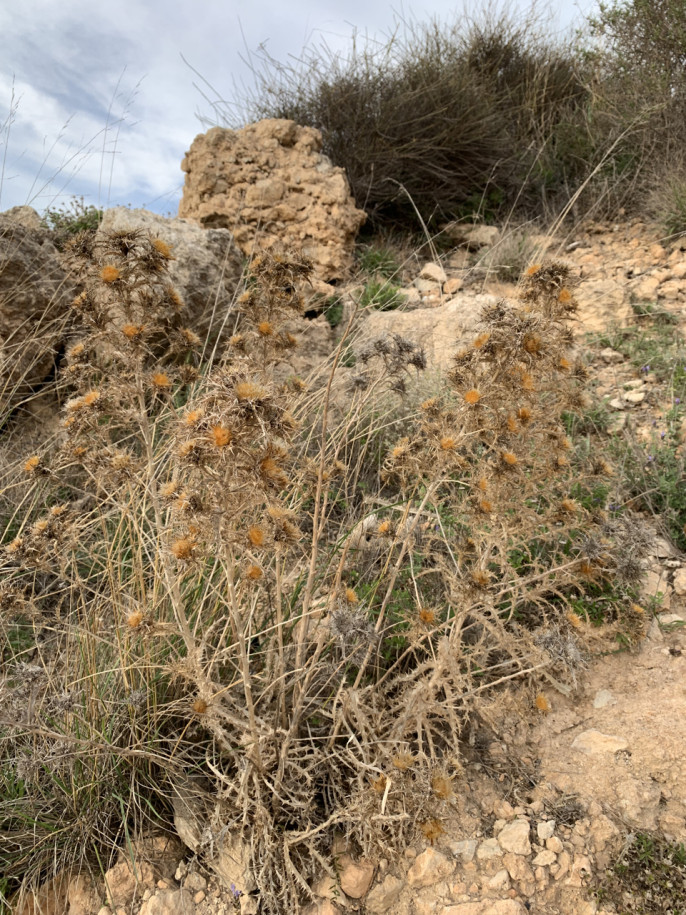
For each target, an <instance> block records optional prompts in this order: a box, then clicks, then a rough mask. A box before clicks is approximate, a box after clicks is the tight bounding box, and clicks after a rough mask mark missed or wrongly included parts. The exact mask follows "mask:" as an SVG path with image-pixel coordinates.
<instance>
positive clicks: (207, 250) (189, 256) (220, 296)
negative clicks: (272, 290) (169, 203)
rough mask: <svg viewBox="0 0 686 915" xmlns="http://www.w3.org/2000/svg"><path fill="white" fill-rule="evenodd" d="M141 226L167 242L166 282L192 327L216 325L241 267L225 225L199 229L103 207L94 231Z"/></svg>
mask: <svg viewBox="0 0 686 915" xmlns="http://www.w3.org/2000/svg"><path fill="white" fill-rule="evenodd" d="M121 229H144V230H147V231H149V232H151V233H152V234H153V235H155V236H156V237H158V238H161V239H162V241H165V242H166V243H167V244H168V245H170V246H171V249H172V254H173V256H174V260H172V261H170V263H169V276H170V279H171V282H172V283H173V285H174V286H175V288H176V289H177V291H178V292H179V294H180V295H181V298H182V299H183V301H184V303H185V305H186V309H187V311H188V321H189V324H190V325H191V326H192V329H193V330H196V331H197V332H198V333H200V334H201V335H203V334H204V333H206V332H207V331H208V330H209V329H210V327H217V328H218V327H219V326H220V325H221V324H222V322H223V320H224V319H225V317H226V314H227V312H229V311H230V310H231V308H232V305H233V302H234V300H235V297H236V290H237V289H238V286H239V283H240V279H241V275H242V272H243V255H242V254H241V252H240V251H239V249H238V247H237V246H236V244H235V243H234V240H233V236H232V235H231V232H229V231H228V230H227V229H221V228H216V229H201V228H200V227H199V226H197V225H195V224H194V223H192V222H188V221H187V220H185V219H167V218H166V217H164V216H159V215H158V214H157V213H151V212H149V211H148V210H142V209H140V210H129V209H128V208H126V207H115V208H114V209H111V210H106V211H105V214H104V216H103V220H102V223H101V225H100V228H99V229H98V233H99V234H102V233H104V232H111V231H118V230H121Z"/></svg>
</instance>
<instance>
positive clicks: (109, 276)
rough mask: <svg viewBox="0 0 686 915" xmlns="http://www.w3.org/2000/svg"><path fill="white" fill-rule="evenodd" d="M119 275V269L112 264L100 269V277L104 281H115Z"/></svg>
mask: <svg viewBox="0 0 686 915" xmlns="http://www.w3.org/2000/svg"><path fill="white" fill-rule="evenodd" d="M119 276H120V273H119V270H118V269H117V268H116V267H113V266H111V265H108V266H107V267H103V268H102V270H101V271H100V279H101V280H102V281H103V283H108V284H109V283H114V282H115V281H116V280H118V279H119Z"/></svg>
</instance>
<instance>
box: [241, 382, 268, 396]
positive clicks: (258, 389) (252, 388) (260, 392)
mask: <svg viewBox="0 0 686 915" xmlns="http://www.w3.org/2000/svg"><path fill="white" fill-rule="evenodd" d="M234 390H235V392H236V397H237V398H238V400H264V398H265V397H266V396H267V392H266V390H265V389H264V388H263V387H262V386H261V385H259V384H253V383H252V381H239V382H238V384H237V385H236V387H235V388H234Z"/></svg>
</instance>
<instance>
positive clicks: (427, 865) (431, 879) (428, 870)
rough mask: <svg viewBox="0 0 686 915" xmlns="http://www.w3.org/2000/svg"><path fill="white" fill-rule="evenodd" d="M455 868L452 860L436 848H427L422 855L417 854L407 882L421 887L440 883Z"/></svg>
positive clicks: (412, 885)
mask: <svg viewBox="0 0 686 915" xmlns="http://www.w3.org/2000/svg"><path fill="white" fill-rule="evenodd" d="M454 868H455V865H454V863H453V862H452V861H450V860H449V859H448V858H446V856H445V855H443V854H441V852H440V851H436V849H435V848H427V849H425V850H424V851H423V852H422V853H421V855H418V856H417V859H416V860H415V862H414V864H413V865H412V867H411V868H410V869H409V871H408V873H407V882H408V884H409V885H410V886H411V887H415V888H419V887H423V886H432V885H433V884H434V883H438V882H439V880H442V879H443V877H447V876H448V874H451V873H452V872H453V870H454Z"/></svg>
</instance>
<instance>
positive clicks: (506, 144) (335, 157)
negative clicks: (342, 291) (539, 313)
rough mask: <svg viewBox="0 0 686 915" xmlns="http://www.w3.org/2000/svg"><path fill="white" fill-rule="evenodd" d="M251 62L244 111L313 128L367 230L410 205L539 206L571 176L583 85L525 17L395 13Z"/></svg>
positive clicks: (553, 199) (451, 212) (575, 173)
mask: <svg viewBox="0 0 686 915" xmlns="http://www.w3.org/2000/svg"><path fill="white" fill-rule="evenodd" d="M262 63H263V68H262V71H260V72H256V74H255V75H256V89H255V91H254V93H253V96H252V98H250V99H249V100H248V102H247V103H246V106H245V107H246V108H247V119H249V120H252V119H257V118H261V117H284V118H290V119H293V120H295V121H296V122H298V123H300V124H307V125H310V126H313V127H316V128H318V129H319V130H321V132H322V136H323V141H324V152H325V153H327V154H328V155H329V156H330V157H331V159H332V161H333V162H334V163H335V164H336V165H340V166H343V167H344V168H345V169H346V172H347V174H348V179H349V181H350V184H351V188H352V191H353V195H354V197H355V200H356V203H357V205H358V206H360V207H363V208H364V209H365V210H366V211H367V212H368V214H370V216H371V217H372V222H373V224H374V225H376V226H378V225H380V224H381V223H383V222H388V221H391V222H393V221H408V220H409V221H410V222H414V221H415V220H416V213H415V209H414V208H415V207H416V208H417V210H418V211H419V213H420V214H421V217H422V218H423V219H424V220H425V221H426V222H427V223H429V222H431V221H432V220H434V219H444V218H454V217H455V216H460V215H462V216H471V215H472V214H478V215H480V216H487V217H492V216H493V215H494V214H496V213H497V214H499V215H501V214H504V213H506V212H507V211H508V210H509V209H510V208H511V207H512V206H513V205H515V204H516V205H517V207H518V208H519V210H520V212H526V211H528V212H530V213H534V214H536V215H539V214H540V213H541V210H542V209H543V210H545V209H546V208H548V207H549V206H551V205H553V204H554V203H559V199H558V198H559V195H560V194H568V189H569V187H570V186H574V185H575V184H576V183H577V182H578V181H579V179H580V178H581V177H582V176H583V175H584V173H585V169H586V166H587V163H586V160H585V154H586V150H585V149H583V148H582V147H583V143H584V139H583V135H584V133H585V128H584V110H585V106H586V104H587V102H588V99H589V93H588V90H587V88H586V85H585V82H584V81H583V80H582V79H581V78H580V76H579V72H578V70H579V66H578V61H577V59H576V58H575V56H574V54H573V52H572V51H571V49H570V48H568V47H565V46H564V45H563V44H562V43H559V44H558V43H555V42H554V41H553V40H551V39H548V38H544V37H543V35H542V30H540V31H539V30H538V28H537V25H536V24H535V23H534V22H523V23H522V24H521V25H519V24H515V22H514V21H512V20H510V19H508V18H507V17H506V16H502V17H500V18H493V19H492V20H488V19H486V18H484V21H483V22H482V23H472V24H467V25H465V24H464V23H460V24H458V25H453V26H452V27H449V26H445V25H444V24H442V23H439V22H437V21H436V22H432V23H430V24H428V25H425V26H420V25H416V24H408V23H404V24H403V28H402V29H399V30H398V31H397V32H396V33H394V34H393V35H392V36H391V37H390V38H389V39H388V41H387V43H386V44H382V45H374V44H372V43H371V42H368V43H366V44H364V45H362V46H361V47H360V46H359V45H358V44H357V43H355V44H354V46H353V48H352V50H351V51H350V53H349V54H348V55H347V56H342V55H338V54H335V53H333V52H331V51H329V50H328V49H327V48H326V47H315V48H311V49H308V50H307V51H306V52H305V53H304V57H303V59H302V61H301V62H300V63H299V64H294V65H281V64H279V63H277V62H276V61H274V60H273V59H271V58H269V57H268V56H264V57H263V59H262ZM216 110H217V112H218V113H222V109H221V106H220V105H218V106H217V107H216Z"/></svg>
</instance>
